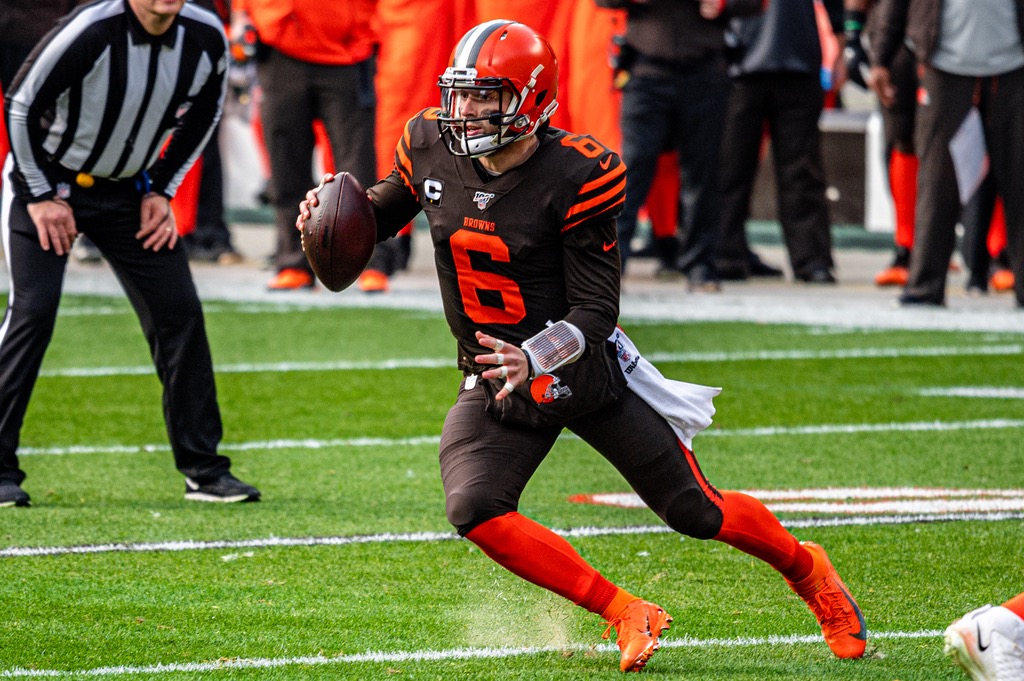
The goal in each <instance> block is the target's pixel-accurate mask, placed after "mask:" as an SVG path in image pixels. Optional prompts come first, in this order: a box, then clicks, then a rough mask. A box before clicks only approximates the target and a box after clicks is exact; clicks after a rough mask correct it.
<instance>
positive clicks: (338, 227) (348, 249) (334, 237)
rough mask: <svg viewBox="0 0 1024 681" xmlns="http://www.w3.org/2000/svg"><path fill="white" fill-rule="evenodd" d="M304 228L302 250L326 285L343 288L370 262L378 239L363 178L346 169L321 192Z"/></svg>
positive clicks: (332, 287) (329, 287)
mask: <svg viewBox="0 0 1024 681" xmlns="http://www.w3.org/2000/svg"><path fill="white" fill-rule="evenodd" d="M309 212H310V216H309V219H308V220H306V223H305V225H304V226H303V229H302V250H303V252H304V253H305V254H306V260H308V261H309V264H310V267H312V268H313V272H315V273H316V276H317V279H319V280H320V281H321V282H322V283H323V285H324V286H326V287H327V288H328V289H330V290H331V291H342V290H344V289H346V288H348V287H349V286H351V285H352V282H354V281H355V280H356V279H358V278H359V275H360V274H361V273H362V271H363V268H365V267H366V263H368V262H369V261H370V256H371V255H372V254H373V247H374V244H375V243H376V241H377V221H376V219H375V218H374V216H373V207H372V206H371V205H370V199H369V198H368V197H367V196H366V192H365V191H364V190H363V187H362V185H361V184H359V181H358V180H356V178H355V177H353V176H352V175H351V174H349V173H346V172H342V173H338V174H337V175H335V176H334V178H333V179H332V180H331V181H330V182H327V183H326V184H324V186H323V188H322V189H321V190H320V191H319V192H318V193H317V205H316V206H313V207H311V208H310V209H309Z"/></svg>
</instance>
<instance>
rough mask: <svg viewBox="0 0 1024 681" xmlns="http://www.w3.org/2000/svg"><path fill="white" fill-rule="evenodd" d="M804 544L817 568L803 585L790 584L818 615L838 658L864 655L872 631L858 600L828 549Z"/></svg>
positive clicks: (827, 641) (826, 637)
mask: <svg viewBox="0 0 1024 681" xmlns="http://www.w3.org/2000/svg"><path fill="white" fill-rule="evenodd" d="M800 543H801V544H802V545H803V546H805V547H806V548H807V550H808V551H810V552H811V554H812V555H813V556H814V569H812V570H811V574H809V575H808V576H807V577H805V578H804V579H802V580H800V581H799V582H795V583H794V582H790V581H789V580H786V583H787V584H789V588H790V589H792V590H793V591H795V592H796V594H797V595H798V596H799V597H800V598H802V599H804V601H805V602H806V603H807V606H808V607H809V608H810V609H811V612H813V613H814V616H815V617H816V618H817V620H818V624H820V625H821V633H822V634H824V635H825V642H826V643H828V647H829V648H831V649H832V652H833V653H834V654H835V656H836V657H841V658H855V657H860V656H862V655H863V654H864V649H865V648H866V647H867V640H868V628H867V625H866V624H865V623H864V615H862V614H861V612H860V608H859V607H858V606H857V601H855V600H853V596H851V595H850V591H849V589H847V588H846V585H845V584H843V580H841V579H839V573H838V572H836V569H835V568H834V567H832V562H831V561H830V560H829V559H828V554H827V553H825V549H823V548H821V547H820V546H818V545H817V544H815V543H813V542H809V541H805V542H800Z"/></svg>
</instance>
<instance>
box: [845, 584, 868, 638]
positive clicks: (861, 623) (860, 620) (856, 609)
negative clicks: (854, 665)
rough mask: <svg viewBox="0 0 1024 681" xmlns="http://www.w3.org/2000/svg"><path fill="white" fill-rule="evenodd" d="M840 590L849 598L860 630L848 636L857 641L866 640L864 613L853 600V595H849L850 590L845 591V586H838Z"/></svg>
mask: <svg viewBox="0 0 1024 681" xmlns="http://www.w3.org/2000/svg"><path fill="white" fill-rule="evenodd" d="M840 591H842V592H843V594H844V595H845V596H846V597H847V598H848V599H849V600H850V603H851V604H852V605H853V609H854V612H856V614H857V624H858V626H859V627H860V631H858V632H855V633H853V634H850V636H852V637H853V638H855V639H857V640H858V641H866V640H867V623H866V622H864V614H863V613H862V612H861V611H860V607H859V606H858V605H857V601H855V600H853V596H851V595H850V592H849V591H847V590H846V588H845V587H840Z"/></svg>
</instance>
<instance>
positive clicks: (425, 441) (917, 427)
mask: <svg viewBox="0 0 1024 681" xmlns="http://www.w3.org/2000/svg"><path fill="white" fill-rule="evenodd" d="M1012 428H1024V419H988V420H982V421H916V422H915V421H911V422H907V423H855V424H849V425H843V424H835V425H829V424H824V425H820V426H795V427H794V426H786V427H783V426H778V427H775V426H762V427H759V428H722V429H718V430H705V431H702V432H701V437H762V436H768V435H835V434H854V433H890V432H941V431H951V430H1003V429H1012ZM560 437H565V438H571V439H576V436H575V435H573V434H571V433H566V434H563V435H561V436H560ZM440 442H441V436H440V435H417V436H414V437H401V438H386V437H357V438H334V439H330V440H316V439H312V438H307V439H301V440H290V439H281V440H263V441H253V442H224V443H221V445H220V446H219V448H218V449H220V450H222V451H232V452H242V451H251V450H271V449H324V448H327V447H396V446H414V445H436V444H439V443H440ZM170 450H171V447H170V445H166V444H144V445H72V446H71V447H23V448H20V449H19V450H18V456H40V455H64V454H136V453H138V452H146V453H149V452H169V451H170Z"/></svg>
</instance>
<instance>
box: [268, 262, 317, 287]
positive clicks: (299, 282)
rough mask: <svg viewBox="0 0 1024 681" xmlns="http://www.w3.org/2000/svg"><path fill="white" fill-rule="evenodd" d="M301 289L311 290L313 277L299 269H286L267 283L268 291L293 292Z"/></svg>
mask: <svg viewBox="0 0 1024 681" xmlns="http://www.w3.org/2000/svg"><path fill="white" fill-rule="evenodd" d="M303 288H313V275H312V273H310V272H308V271H306V270H304V269H302V268H301V267H286V268H285V269H283V270H281V271H280V272H278V273H277V274H276V275H275V276H274V278H273V279H271V280H270V281H268V282H267V290H269V291H295V290H298V289H303Z"/></svg>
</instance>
